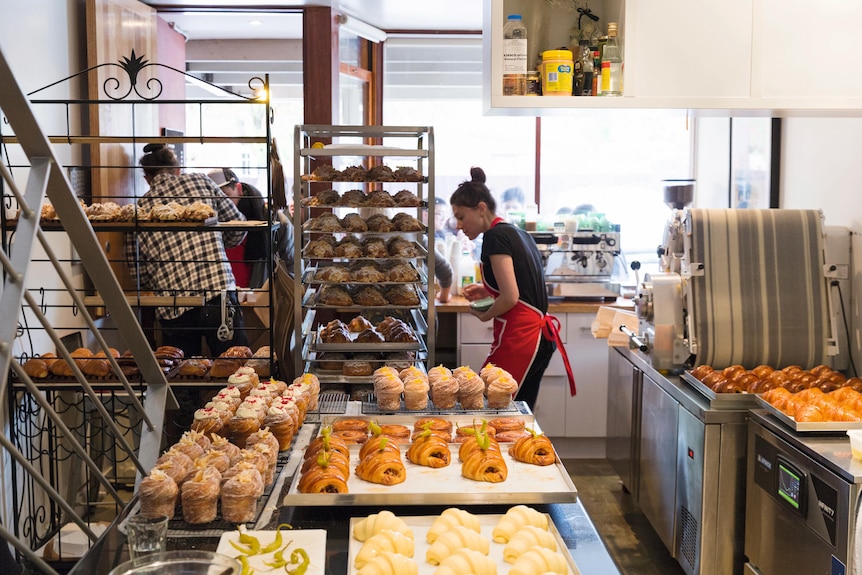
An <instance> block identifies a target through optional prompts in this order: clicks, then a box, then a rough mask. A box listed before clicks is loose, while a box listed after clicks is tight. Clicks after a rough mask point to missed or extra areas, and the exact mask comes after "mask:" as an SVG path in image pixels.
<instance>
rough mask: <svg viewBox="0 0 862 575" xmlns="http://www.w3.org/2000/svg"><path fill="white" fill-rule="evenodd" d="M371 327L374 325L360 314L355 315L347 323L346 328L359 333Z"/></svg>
mask: <svg viewBox="0 0 862 575" xmlns="http://www.w3.org/2000/svg"><path fill="white" fill-rule="evenodd" d="M373 327H374V325H373V324H372V323H371V322H370V321H368V320H367V319H366V318H365V317H364V316H361V315H358V316H356V317H355V318H353V319H352V320H350V323H349V324H347V330H348V331H350V332H351V333H360V332H363V331H365V330H366V329H370V328H373Z"/></svg>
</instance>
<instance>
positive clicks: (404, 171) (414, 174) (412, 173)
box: [393, 166, 424, 205]
mask: <svg viewBox="0 0 862 575" xmlns="http://www.w3.org/2000/svg"><path fill="white" fill-rule="evenodd" d="M393 175H394V176H395V181H396V182H421V181H422V180H423V179H424V178H423V177H422V173H421V172H420V171H419V170H417V169H416V168H412V167H410V166H398V167H397V168H396V169H395V172H394V174H393ZM396 195H397V194H396ZM417 205H418V204H417Z"/></svg>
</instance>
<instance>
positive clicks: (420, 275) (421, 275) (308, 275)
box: [302, 262, 428, 286]
mask: <svg viewBox="0 0 862 575" xmlns="http://www.w3.org/2000/svg"><path fill="white" fill-rule="evenodd" d="M387 263H389V262H387ZM351 265H352V264H342V263H339V264H333V265H332V266H313V267H310V268H308V269H306V270H305V272H304V273H303V274H302V283H304V284H306V285H314V284H320V285H328V284H338V285H341V284H345V285H358V286H361V285H371V284H374V285H402V284H421V285H425V284H427V283H428V276H427V275H426V274H425V272H424V271H423V270H420V269H418V268H417V267H416V265H415V264H412V263H409V262H408V263H407V265H409V266H410V267H411V268H413V270H414V271H415V272H416V274H417V279H415V280H412V281H407V282H393V281H389V280H385V281H381V282H362V281H354V280H348V281H345V282H333V281H326V280H319V279H316V278H315V277H314V274H316V273H317V272H318V271H319V270H320V269H322V268H327V267H343V268H349V267H351ZM378 267H379V268H381V269H380V272H381V273H383V274H385V273H386V272H388V271H389V270H388V269H386V267H387V266H386V265H385V264H383V265H378Z"/></svg>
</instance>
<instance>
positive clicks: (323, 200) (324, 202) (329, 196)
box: [314, 189, 339, 206]
mask: <svg viewBox="0 0 862 575" xmlns="http://www.w3.org/2000/svg"><path fill="white" fill-rule="evenodd" d="M314 199H315V200H316V201H315V205H318V206H334V205H336V204H337V203H338V200H339V196H338V192H336V191H335V190H333V189H329V190H320V191H319V192H317V195H316V196H314Z"/></svg>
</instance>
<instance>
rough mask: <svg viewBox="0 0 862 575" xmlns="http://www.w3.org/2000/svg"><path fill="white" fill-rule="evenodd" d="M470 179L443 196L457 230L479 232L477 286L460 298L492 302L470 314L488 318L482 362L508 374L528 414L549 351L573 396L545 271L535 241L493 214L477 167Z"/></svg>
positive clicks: (471, 235)
mask: <svg viewBox="0 0 862 575" xmlns="http://www.w3.org/2000/svg"><path fill="white" fill-rule="evenodd" d="M470 176H471V179H470V180H469V181H465V182H462V183H461V185H459V186H458V188H457V189H456V190H455V192H454V193H453V194H452V197H451V198H449V204H450V205H451V206H452V213H453V214H454V216H455V220H456V221H457V222H458V229H460V230H463V232H464V233H465V234H466V235H467V237H468V238H470V239H471V240H472V239H474V238H476V236H478V235H479V234H484V241H483V242H482V256H481V265H482V281H483V284H482V285H480V284H473V285H469V286H465V287H464V289H463V294H464V297H466V298H467V299H468V300H470V301H475V300H477V299H481V298H484V297H488V296H491V297H493V298H494V303H493V304H492V305H491V307H490V308H488V309H487V310H485V311H478V310H475V309H472V308H471V310H470V313H472V314H473V315H475V316H476V317H478V318H479V319H480V320H481V321H489V320H494V342H493V343H492V345H491V352H490V353H489V354H488V358H487V359H486V360H485V361H486V363H489V362H490V363H493V364H494V365H496V366H499V367H501V368H503V369H505V370H506V371H508V372H509V373H511V374H512V376H513V377H514V378H515V380H516V381H518V384H519V387H518V392H517V394H516V395H515V399H516V400H519V401H524V402H525V403H526V404H527V405H528V406H530V409H531V410H532V409H533V407H534V406H535V404H536V397H537V396H538V394H539V384H540V383H541V380H542V375H543V374H544V373H545V369H546V368H547V367H548V363H549V362H550V361H551V356H552V355H553V354H554V350H555V349H557V348H559V349H560V353H561V354H562V355H563V361H564V363H565V364H566V370H567V371H568V375H569V383H570V386H571V390H572V393H573V394H574V377H573V376H572V373H571V369H570V368H569V364H568V358H567V357H566V352H565V348H564V347H563V346H562V343H561V340H560V336H559V331H558V330H559V321H558V320H557V319H556V318H554V317H553V316H550V315H548V292H547V289H546V287H545V273H544V267H543V265H542V257H541V255H540V254H539V250H538V248H537V247H536V243H535V242H534V241H533V239H532V238H531V237H530V236H529V235H528V234H527V233H526V232H524V231H523V230H520V229H518V228H517V227H515V226H513V225H512V224H510V223H508V222H506V221H505V220H504V219H503V218H501V217H498V216H497V213H496V208H497V205H496V201H495V200H494V196H493V195H492V194H491V191H490V190H489V189H488V187H487V186H486V185H485V172H484V171H483V170H482V168H478V167H474V168H471V169H470Z"/></svg>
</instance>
